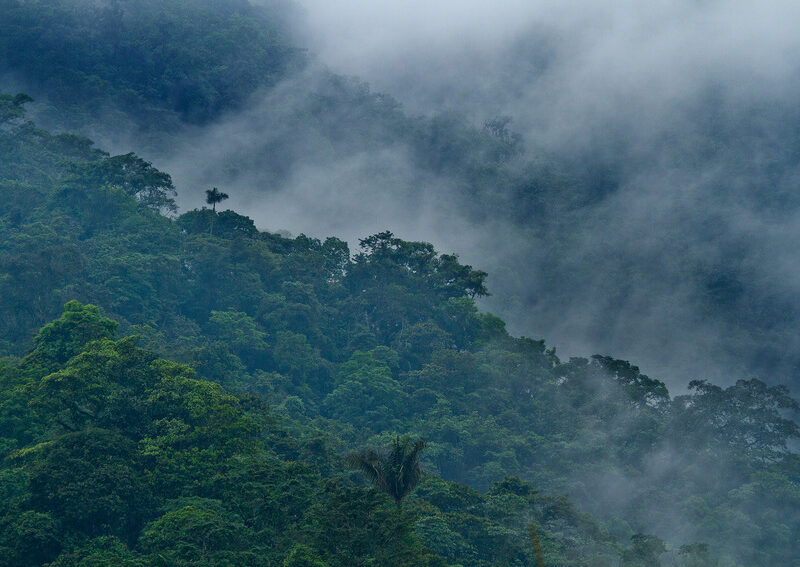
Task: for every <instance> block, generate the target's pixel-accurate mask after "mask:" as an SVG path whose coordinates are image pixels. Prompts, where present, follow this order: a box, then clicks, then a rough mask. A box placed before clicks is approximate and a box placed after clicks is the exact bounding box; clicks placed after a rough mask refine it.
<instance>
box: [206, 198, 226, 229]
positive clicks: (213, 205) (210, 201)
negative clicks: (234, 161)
mask: <svg viewBox="0 0 800 567" xmlns="http://www.w3.org/2000/svg"><path fill="white" fill-rule="evenodd" d="M227 198H228V194H227V193H223V192H221V191H220V190H219V189H217V188H216V187H214V188H212V189H206V203H208V204H209V205H211V212H212V213H214V216H216V215H217V203H221V202H222V201H224V200H225V199H227ZM214 216H212V217H211V230H210V231H209V234H211V235H212V236H213V235H214Z"/></svg>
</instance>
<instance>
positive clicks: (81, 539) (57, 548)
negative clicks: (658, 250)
mask: <svg viewBox="0 0 800 567" xmlns="http://www.w3.org/2000/svg"><path fill="white" fill-rule="evenodd" d="M27 101H28V97H25V96H24V95H18V96H8V95H4V96H2V97H0V155H2V158H3V159H2V160H0V188H2V193H3V195H4V206H3V208H2V209H0V239H2V242H3V243H4V246H3V247H2V249H1V250H0V301H2V304H3V306H2V311H3V313H4V317H3V318H2V319H0V337H2V351H3V353H4V354H7V355H9V357H8V358H7V359H6V360H5V362H4V363H3V364H2V366H0V450H2V455H3V460H2V465H1V466H2V469H1V470H0V475H2V479H3V481H2V484H0V486H2V490H3V498H2V499H0V505H2V510H1V511H0V560H2V563H3V564H8V565H20V566H23V565H24V566H34V565H36V566H38V565H42V564H45V563H53V564H54V565H76V566H78V565H80V566H84V567H85V566H88V565H111V564H116V565H154V566H155V565H220V566H222V565H294V566H297V565H316V566H320V565H330V566H333V565H342V566H343V565H370V564H372V565H386V566H389V565H426V564H429V565H453V566H455V565H463V566H473V565H474V566H481V565H534V564H536V563H535V561H536V549H537V547H538V548H539V549H540V552H541V554H542V557H543V559H544V562H545V564H546V565H548V566H552V565H565V566H566V565H625V566H627V567H633V566H637V565H639V566H644V565H647V566H652V565H657V564H659V561H660V562H661V564H663V565H682V566H689V565H693V566H697V565H726V566H732V565H740V566H747V567H752V566H760V565H764V566H767V565H770V566H771V565H796V564H797V557H800V548H798V541H800V516H798V514H800V486H799V483H800V458H799V456H798V454H797V453H796V452H794V451H793V450H792V449H791V444H792V443H793V442H796V440H797V438H798V435H799V431H798V426H797V425H796V423H795V422H794V421H792V420H791V419H790V418H791V416H792V414H791V412H792V411H796V410H797V403H796V402H795V401H794V400H792V399H791V398H790V397H789V395H788V392H787V390H786V389H785V388H783V387H771V386H767V385H766V384H764V383H762V382H760V381H758V380H754V379H753V380H746V381H745V380H742V381H739V382H737V383H736V384H735V385H733V386H731V387H729V388H720V387H717V386H714V385H713V384H710V383H708V382H704V381H695V382H692V383H690V384H689V389H688V391H687V393H686V394H684V395H680V396H676V397H674V398H673V397H671V396H670V394H669V392H668V391H667V388H666V387H665V385H664V384H663V383H662V382H660V381H658V380H656V379H653V378H649V377H647V376H645V375H643V374H641V372H640V371H639V369H638V368H636V367H635V366H633V365H631V364H629V363H627V362H624V361H620V360H615V359H612V358H608V357H600V356H596V357H592V358H590V359H581V358H578V359H571V360H569V361H562V360H560V359H559V358H558V357H557V356H556V354H555V352H554V351H553V350H552V349H548V348H547V347H546V345H545V344H544V342H543V341H536V340H532V339H528V338H515V337H512V336H510V335H509V334H508V333H507V332H506V330H505V328H504V324H503V322H502V321H501V320H500V319H498V318H497V317H494V316H492V315H490V314H486V313H481V312H479V311H478V309H477V308H476V305H475V298H476V297H479V296H481V295H484V294H486V293H487V289H486V287H485V278H486V274H485V273H484V272H482V271H480V270H476V269H473V268H472V267H470V266H466V265H463V264H461V263H460V262H459V261H458V258H457V257H456V256H454V255H449V254H440V253H438V252H437V251H436V250H435V249H434V248H433V247H432V246H431V245H429V244H426V243H421V242H408V241H404V240H401V239H398V238H396V237H394V235H392V234H391V233H388V232H384V233H379V234H375V235H372V236H368V237H366V238H364V239H363V240H362V241H361V249H360V251H358V252H357V253H356V254H354V255H351V253H350V250H349V248H348V246H347V244H346V243H344V242H342V241H340V240H338V239H335V238H329V239H327V240H325V241H319V240H315V239H312V238H308V237H305V236H300V237H297V238H284V237H281V236H279V235H276V234H272V233H269V232H260V231H258V230H257V229H256V228H255V226H254V224H253V222H252V220H251V219H249V218H247V217H245V216H242V215H240V214H237V213H236V212H234V211H230V210H228V211H221V212H215V211H213V210H210V209H206V208H203V209H199V210H194V211H189V212H187V213H185V214H183V215H180V216H178V217H176V218H173V217H169V216H164V215H163V214H162V213H164V212H169V211H171V210H174V202H173V200H172V199H173V196H174V194H173V192H174V189H173V187H172V182H171V179H170V177H169V176H168V175H167V174H165V173H163V172H160V171H158V170H156V169H155V168H153V167H152V166H151V165H150V164H148V163H147V162H145V161H144V160H141V159H140V158H138V157H137V156H135V155H133V154H128V155H122V156H109V155H107V154H105V153H103V152H101V151H99V150H97V149H94V148H93V146H92V144H91V142H89V141H88V140H86V139H84V138H81V137H78V136H75V135H69V134H60V135H52V134H50V133H48V132H46V131H44V130H41V129H39V128H37V127H36V126H35V125H34V124H32V123H31V122H28V121H26V120H25V118H24V105H25V104H26V102H27ZM212 221H213V236H212V235H211V234H210V233H211V230H212ZM64 305H66V311H64V309H65V307H64ZM95 306H96V307H95ZM62 312H63V314H62ZM115 333H118V334H120V335H122V336H123V337H124V338H122V339H116V336H115ZM167 359H168V360H169V361H167ZM398 435H399V436H403V435H409V436H410V438H411V439H419V438H422V439H424V440H425V441H426V443H427V446H426V448H425V450H424V451H422V453H421V455H422V466H423V470H424V471H425V473H424V474H423V477H422V479H421V483H420V485H419V486H418V487H417V488H416V490H415V491H413V492H411V493H410V495H408V496H405V498H404V500H403V506H402V508H399V507H397V506H395V504H394V502H393V499H392V497H391V496H390V494H386V493H384V492H383V491H381V490H380V485H381V483H378V487H377V488H369V487H367V486H366V485H365V484H364V481H363V479H362V477H361V476H360V475H359V474H357V473H355V472H351V471H350V470H349V469H348V467H347V465H346V462H345V458H344V456H345V455H346V454H349V453H351V452H353V451H356V450H360V449H368V448H370V447H374V448H378V449H380V448H384V447H390V446H391V445H392V443H393V441H396V438H397V436H398ZM364 454H369V453H364ZM377 454H380V451H379V452H378V453H377ZM558 495H568V498H567V497H566V496H558ZM395 499H396V498H395ZM571 502H578V503H579V504H580V509H581V510H582V511H578V508H576V506H575V505H573V504H572V503H571ZM588 514H591V516H590V515H588ZM647 534H652V535H647ZM662 540H664V541H666V544H665V543H664V541H662ZM534 542H538V543H536V544H535V543H534ZM659 558H660V559H659Z"/></svg>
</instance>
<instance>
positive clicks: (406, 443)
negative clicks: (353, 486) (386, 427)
mask: <svg viewBox="0 0 800 567" xmlns="http://www.w3.org/2000/svg"><path fill="white" fill-rule="evenodd" d="M424 448H425V441H423V440H422V439H418V440H417V441H415V442H413V443H412V441H411V439H410V438H409V437H395V438H394V441H392V444H391V446H390V447H388V448H386V449H383V450H376V449H365V450H362V451H356V452H354V453H350V454H349V455H347V464H348V465H350V466H351V467H353V468H354V469H358V470H359V471H361V472H362V473H363V474H364V476H365V477H367V479H369V481H370V482H372V483H373V484H374V485H375V486H377V487H378V488H380V489H381V490H383V491H384V492H386V493H387V494H388V495H389V496H391V497H392V498H393V499H394V502H395V504H396V505H397V507H398V508H400V505H401V503H402V501H403V498H405V497H406V496H407V495H408V494H409V493H410V492H411V491H412V490H414V488H415V487H416V486H417V485H418V484H419V481H420V479H421V477H422V469H421V468H420V466H419V455H420V453H421V452H422V450H423V449H424Z"/></svg>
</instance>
